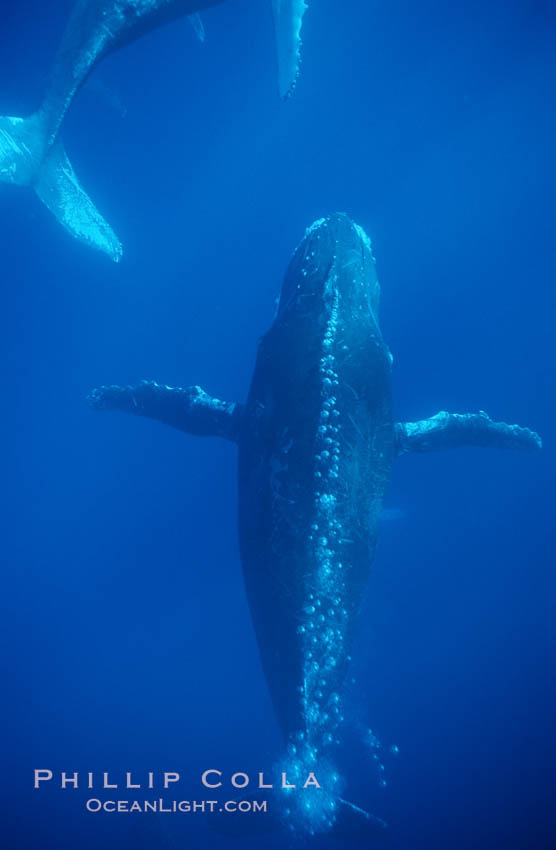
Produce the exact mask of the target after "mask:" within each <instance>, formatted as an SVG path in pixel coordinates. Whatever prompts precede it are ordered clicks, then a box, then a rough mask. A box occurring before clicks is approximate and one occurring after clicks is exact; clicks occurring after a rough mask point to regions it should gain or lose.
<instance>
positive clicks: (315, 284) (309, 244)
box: [276, 213, 380, 333]
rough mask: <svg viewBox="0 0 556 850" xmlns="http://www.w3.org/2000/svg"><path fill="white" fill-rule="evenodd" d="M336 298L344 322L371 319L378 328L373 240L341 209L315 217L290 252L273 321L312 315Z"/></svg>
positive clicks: (378, 301) (320, 311) (376, 281)
mask: <svg viewBox="0 0 556 850" xmlns="http://www.w3.org/2000/svg"><path fill="white" fill-rule="evenodd" d="M332 299H338V302H339V309H340V310H341V313H342V315H343V318H344V320H345V321H346V322H349V323H351V324H353V323H357V322H364V323H365V324H368V323H369V322H371V323H372V325H373V326H374V328H375V329H376V331H377V332H378V333H380V331H379V318H378V314H379V304H380V284H379V282H378V278H377V274H376V266H375V260H374V257H373V254H372V247H371V240H370V239H369V237H368V236H367V234H366V233H365V231H364V230H363V229H362V228H361V227H360V226H359V225H357V224H355V222H353V221H352V220H351V219H350V218H349V216H348V215H346V214H345V213H334V214H332V215H329V216H327V217H326V218H322V219H319V220H318V221H316V222H314V224H312V225H311V226H310V227H309V228H308V229H307V231H306V233H305V236H304V237H303V239H302V241H301V244H300V245H299V247H298V248H297V250H296V251H295V253H294V256H293V258H292V260H291V263H290V266H289V269H288V272H287V274H286V277H285V279H284V283H283V286H282V292H281V295H280V303H279V306H278V313H277V317H276V320H277V321H278V322H281V321H283V320H284V319H286V318H287V320H288V321H289V320H292V319H293V317H294V315H295V314H297V315H299V316H302V315H311V316H312V317H313V320H314V319H315V318H317V317H318V316H319V315H320V314H321V313H322V312H323V311H324V310H325V308H327V307H328V306H329V304H330V302H331V300H332Z"/></svg>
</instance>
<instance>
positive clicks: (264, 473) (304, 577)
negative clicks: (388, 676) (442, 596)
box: [90, 214, 541, 842]
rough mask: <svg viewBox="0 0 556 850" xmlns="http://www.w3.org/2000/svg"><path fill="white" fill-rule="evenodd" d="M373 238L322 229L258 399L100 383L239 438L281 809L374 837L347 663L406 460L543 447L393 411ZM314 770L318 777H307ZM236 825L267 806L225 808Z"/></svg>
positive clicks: (280, 317) (273, 343) (112, 403)
mask: <svg viewBox="0 0 556 850" xmlns="http://www.w3.org/2000/svg"><path fill="white" fill-rule="evenodd" d="M379 296H380V287H379V283H378V280H377V275H376V270H375V263H374V258H373V256H372V251H371V244H370V241H369V239H368V237H367V236H366V234H365V233H364V231H363V230H362V229H361V228H360V227H358V226H357V225H356V224H354V223H353V222H352V221H351V220H350V219H349V218H348V217H347V216H346V215H343V214H336V215H332V216H330V217H328V218H325V219H322V220H320V221H318V222H316V223H315V224H314V225H312V227H310V228H309V229H308V231H307V233H306V235H305V237H304V239H303V241H302V242H301V244H300V246H299V247H298V249H297V250H296V252H295V254H294V256H293V259H292V261H291V263H290V266H289V269H288V272H287V274H286V277H285V280H284V284H283V287H282V292H281V297H280V303H279V307H278V312H277V315H276V318H275V320H274V323H273V325H272V327H271V328H270V330H269V331H268V332H267V333H266V334H265V336H264V337H263V338H262V340H261V342H260V344H259V349H258V354H257V361H256V366H255V372H254V375H253V379H252V383H251V388H250V390H249V394H248V397H247V401H246V402H245V403H244V404H242V403H235V402H225V401H221V400H218V399H215V398H212V397H211V396H209V395H208V394H207V393H205V392H204V391H203V390H202V389H201V388H200V387H197V386H194V387H188V388H185V389H173V388H171V387H167V386H161V385H159V384H156V383H152V382H142V383H140V384H138V385H136V386H126V387H119V386H108V387H100V388H98V389H95V390H94V391H93V392H92V394H91V396H90V401H91V404H92V405H93V406H94V407H95V408H98V409H101V410H121V411H125V412H128V413H133V414H135V415H138V416H148V417H151V418H154V419H158V420H160V421H161V422H164V423H166V424H168V425H172V426H174V427H175V428H179V429H180V430H182V431H186V432H188V433H190V434H196V435H204V436H218V437H223V438H225V439H228V440H231V441H233V442H234V443H236V444H237V445H238V447H239V539H240V549H241V561H242V566H243V575H244V581H245V587H246V591H247V597H248V601H249V607H250V612H251V616H252V619H253V624H254V628H255V631H256V636H257V641H258V646H259V650H260V655H261V660H262V665H263V669H264V673H265V677H266V680H267V682H268V687H269V689H270V693H271V696H272V701H273V705H274V708H275V711H276V715H277V717H278V720H279V723H280V726H281V729H282V732H283V735H284V740H285V743H286V752H287V755H286V756H285V757H284V761H283V763H282V769H283V770H284V771H285V772H286V773H287V777H288V780H289V781H290V782H292V783H293V784H295V782H296V780H297V782H298V787H299V790H296V791H295V792H294V793H292V792H290V793H285V792H277V793H278V794H279V795H280V794H282V795H283V798H282V799H279V801H278V802H276V801H274V806H275V810H276V811H275V815H274V816H273V814H272V813H270V814H269V813H267V814H261V815H260V816H257V817H259V821H258V822H257V828H259V827H260V828H265V827H267V826H270V825H272V824H273V822H274V817H276V818H278V819H280V820H283V821H286V822H287V824H288V825H289V826H290V828H294V829H296V830H298V829H299V830H301V831H304V832H308V833H310V834H314V833H320V832H326V831H329V832H330V833H331V834H332V835H338V836H340V837H343V838H346V837H347V836H349V835H355V836H357V837H358V839H359V841H360V842H361V841H364V840H365V838H367V837H370V836H371V835H372V834H374V833H376V832H377V831H380V830H382V828H383V827H384V824H383V822H382V821H380V820H379V819H378V818H375V817H373V816H372V815H370V814H368V813H367V812H365V811H363V810H362V809H360V808H359V807H358V806H355V805H352V804H351V803H349V802H347V801H346V800H345V799H344V792H343V788H342V785H343V783H342V780H341V778H340V776H339V774H338V771H337V769H336V767H335V764H336V761H337V748H338V744H339V741H340V735H341V730H342V724H343V711H344V709H343V694H342V688H343V683H344V680H345V677H346V673H347V669H348V666H349V660H350V653H351V651H352V645H353V642H354V637H355V631H356V627H357V617H358V613H359V611H360V608H361V605H362V601H363V595H364V592H365V587H366V584H367V579H368V576H369V570H370V567H371V563H372V560H373V557H374V553H375V544H376V539H377V533H378V527H379V519H380V514H381V509H382V504H383V499H384V495H385V492H386V489H387V486H388V482H389V478H390V471H391V467H392V463H393V461H394V459H395V458H396V457H397V456H399V455H403V454H405V453H407V452H426V451H432V450H436V449H441V448H449V447H454V446H462V445H475V446H500V447H504V448H510V449H532V450H536V449H539V448H540V447H541V441H540V438H539V437H538V435H537V434H535V433H534V432H532V431H530V430H529V429H527V428H521V427H519V426H517V425H506V424H504V423H497V422H493V421H492V420H491V419H490V418H489V417H488V416H487V415H486V413H483V412H481V413H478V414H450V413H446V412H442V413H439V414H437V415H436V416H433V417H432V418H431V419H427V420H424V421H421V422H413V423H396V422H395V421H394V418H393V413H392V398H391V364H392V358H391V355H390V352H389V350H388V348H387V346H386V344H385V342H384V340H383V337H382V334H381V331H380V326H379V316H378V309H379ZM310 772H314V773H315V775H316V776H317V779H318V781H319V784H320V785H321V788H320V789H317V788H315V787H311V788H308V789H306V790H302V789H301V786H302V784H303V781H304V778H305V777H306V776H307V775H308V774H309V773H310ZM217 817H218V820H219V826H220V827H222V828H224V829H226V830H230V831H234V830H235V829H236V828H237V829H239V828H241V827H242V826H245V825H246V824H247V823H249V824H250V825H254V823H255V821H254V820H253V818H254V817H255V816H251V815H249V816H246V815H240V816H238V817H237V818H235V817H234V816H232V815H229V814H223V815H221V816H217Z"/></svg>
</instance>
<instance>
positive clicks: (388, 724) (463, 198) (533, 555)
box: [0, 0, 556, 850]
mask: <svg viewBox="0 0 556 850" xmlns="http://www.w3.org/2000/svg"><path fill="white" fill-rule="evenodd" d="M45 5H48V7H49V8H48V12H47V11H46V10H45V9H44V6H45ZM551 5H552V4H550V3H548V2H546V3H544V2H532V0H520V2H515V0H514V2H511V0H510V1H509V2H508V0H504V2H502V0H489V2H487V3H484V2H479V0H471V2H470V0H465V2H463V0H454V2H450V3H449V4H446V3H445V2H441V0H421V2H419V3H416V2H414V0H412V2H410V0H406V2H404V1H403V0H382V2H379V0H377V1H376V2H368V1H367V0H359V1H358V2H351V3H347V2H339V0H318V2H317V0H314V2H313V4H312V7H311V8H310V10H309V12H308V13H307V15H306V19H305V27H304V37H305V49H304V62H303V73H302V76H301V79H300V82H299V85H298V88H297V91H296V94H295V97H294V99H293V100H292V101H291V102H289V103H287V104H283V103H281V102H280V101H279V99H278V97H277V93H276V75H275V59H274V52H273V49H274V48H273V34H272V26H271V19H270V12H269V9H268V8H267V4H266V3H263V2H260V3H257V2H254V0H233V2H229V3H225V4H224V5H222V6H221V7H218V8H215V9H214V10H212V11H210V12H208V13H207V14H205V16H204V20H205V24H206V29H207V41H206V43H205V45H200V44H198V43H197V42H196V41H195V39H194V36H193V33H192V30H191V27H190V25H189V23H188V22H187V21H186V20H180V21H178V22H176V23H174V24H173V25H171V26H168V27H166V28H164V29H161V30H159V31H157V32H155V33H153V34H152V35H150V36H149V37H148V38H145V39H143V40H142V41H140V42H138V43H137V44H135V45H133V46H132V47H130V48H128V49H126V50H123V51H121V52H120V53H119V54H117V55H115V56H113V57H111V58H110V59H109V60H107V61H106V62H104V63H103V65H102V66H101V67H100V69H99V70H98V71H97V78H98V80H97V82H96V83H94V84H93V83H91V84H89V85H88V87H87V88H85V90H84V91H83V92H82V93H81V94H80V96H79V97H78V99H77V101H76V103H75V106H74V107H73V108H72V110H71V113H70V114H69V116H68V119H67V121H66V125H65V128H64V137H65V141H66V145H67V148H68V150H69V153H70V156H71V158H72V161H73V164H74V166H75V168H76V170H77V172H78V174H79V176H80V178H81V179H82V181H83V183H84V185H85V186H86V187H87V188H88V190H89V191H90V192H91V195H92V196H93V197H94V198H95V200H96V201H97V202H98V204H99V207H100V208H101V209H102V210H103V212H104V213H105V214H106V216H107V217H108V218H109V220H110V222H111V223H112V225H113V226H114V227H115V229H116V230H117V231H118V233H119V235H120V236H121V238H122V240H123V242H124V245H125V257H124V260H123V262H122V264H121V265H119V266H115V265H111V264H110V263H109V261H107V260H106V259H105V258H104V257H102V256H100V255H99V256H97V255H95V254H94V253H91V252H89V251H88V250H87V249H86V248H84V247H82V246H80V245H78V244H77V243H74V242H73V241H72V240H71V239H70V238H69V237H68V236H67V235H66V234H65V233H64V232H63V231H62V230H61V229H60V228H59V226H58V225H57V224H56V222H55V221H54V220H53V219H52V218H51V217H50V216H49V214H48V213H47V212H46V211H45V210H44V209H43V208H41V207H40V204H39V202H38V201H37V200H36V198H35V197H34V196H33V195H32V194H31V192H28V191H23V190H20V189H16V188H11V187H7V186H2V187H0V215H1V217H2V254H1V265H0V269H1V276H2V289H3V309H2V311H1V318H0V322H1V326H0V356H1V362H2V384H1V387H2V399H3V405H2V418H1V426H0V427H1V437H2V446H3V452H2V481H3V486H2V488H1V498H2V508H1V510H2V520H3V529H2V538H1V539H2V547H1V558H2V563H3V570H2V612H1V622H2V627H3V632H4V635H3V636H4V641H5V643H4V646H5V653H4V659H3V668H2V683H3V685H4V687H3V698H2V702H3V706H2V714H3V717H2V726H1V728H2V737H3V738H5V740H6V747H5V750H6V756H5V759H4V758H3V762H4V763H3V766H2V780H3V797H4V802H6V803H7V808H8V813H7V815H6V816H5V820H4V822H3V824H2V833H3V834H2V843H3V845H5V846H7V847H8V848H10V850H12V848H13V850H16V848H25V850H26V849H27V848H32V850H35V848H36V850H38V848H40V850H48V849H49V848H56V849H57V850H66V848H68V850H69V848H72V850H73V848H75V847H77V846H78V847H80V848H85V850H89V849H90V850H92V848H97V847H98V846H104V847H106V848H112V847H118V848H123V847H125V846H129V847H133V848H140V847H141V848H142V847H149V848H155V847H156V848H159V850H162V848H163V847H165V846H166V845H164V843H163V840H162V839H161V838H160V837H159V835H158V833H156V832H155V833H154V834H152V835H147V830H148V829H149V827H150V826H151V825H152V824H153V821H152V820H151V819H149V818H147V817H144V818H143V819H142V820H141V821H140V822H139V823H137V824H136V828H137V830H138V832H137V834H136V835H135V836H134V837H129V835H128V832H129V829H130V824H131V819H126V818H125V817H123V816H120V817H119V818H116V817H115V816H112V817H110V816H104V817H103V816H99V815H97V816H93V815H86V814H83V813H82V811H81V799H82V798H81V796H80V795H79V794H78V793H74V792H72V791H66V792H64V793H62V792H60V791H56V790H51V789H48V790H47V789H45V790H44V791H41V792H40V793H37V792H33V791H32V790H31V778H32V769H33V768H35V767H40V768H46V767H50V768H52V769H58V770H67V771H73V770H78V769H79V770H82V771H85V770H97V771H102V770H107V769H110V768H113V769H117V768H120V769H132V768H134V769H137V770H142V771H146V770H149V769H167V770H173V769H178V770H180V771H181V773H182V774H183V775H184V776H185V777H186V781H185V782H184V785H183V786H182V793H181V796H185V797H187V796H188V795H189V797H190V798H194V797H195V795H196V796H197V798H202V796H203V795H202V791H201V788H200V787H199V782H198V775H199V773H200V771H201V770H202V769H204V768H206V767H213V766H221V767H222V769H224V770H239V769H242V768H243V767H244V766H245V767H247V768H248V769H251V770H253V771H256V770H259V769H262V768H263V767H267V766H269V765H270V764H272V761H273V759H274V757H275V755H276V754H277V752H278V751H279V747H280V739H279V735H278V731H277V727H276V724H275V720H274V718H273V714H272V709H271V705H270V701H269V698H268V695H267V692H266V688H265V683H264V679H263V676H262V672H261V669H260V666H259V661H258V657H257V651H256V646H255V640H254V635H253V632H252V629H251V625H250V621H249V615H248V610H247V605H246V601H245V597H244V592H243V588H242V582H241V576H240V565H239V559H238V554H237V534H236V527H235V514H236V492H235V486H236V470H235V463H236V457H235V450H234V448H233V447H232V446H231V445H228V444H225V443H219V442H217V441H213V440H204V441H203V440H195V439H194V438H189V437H187V436H184V435H182V434H179V433H177V432H176V433H174V432H172V431H171V430H170V429H164V428H163V427H162V426H159V425H157V424H155V423H150V422H148V421H139V420H133V421H131V420H129V419H126V418H125V417H119V416H116V415H114V416H106V417H104V416H101V415H99V414H96V413H94V412H92V411H91V410H90V409H88V407H87V405H86V403H85V396H86V394H87V392H88V391H89V389H90V388H91V387H92V386H95V385H97V384H100V383H110V382H120V383H125V382H133V381H136V380H138V379H140V378H143V377H147V378H154V379H158V380H160V381H163V382H167V383H170V384H177V385H180V384H182V385H187V384H192V383H199V384H201V385H202V386H203V387H205V388H206V389H207V390H208V391H209V392H212V393H214V394H217V395H219V396H221V397H224V398H227V399H234V398H237V399H242V398H243V397H244V396H245V394H246V391H247V387H248V383H249V378H250V374H251V370H252V367H253V363H254V357H255V351H256V344H257V339H258V337H259V336H260V335H261V334H262V332H263V331H264V330H265V329H266V328H267V326H268V325H269V323H270V322H271V320H272V317H273V312H274V306H275V299H276V296H277V295H278V293H279V289H280V284H281V278H282V275H283V272H284V269H285V267H286V264H287V262H288V258H289V256H290V254H291V252H292V250H293V248H294V247H295V245H296V243H297V242H298V241H299V239H300V237H301V235H302V233H303V230H304V228H305V227H306V226H307V225H308V224H310V223H311V221H312V220H313V219H314V218H316V217H319V216H321V215H323V214H326V213H327V212H330V211H333V210H337V209H340V210H345V211H347V212H349V213H350V214H351V215H353V216H354V217H355V218H356V219H357V220H358V221H359V222H360V223H361V224H362V225H363V226H364V227H365V228H366V229H367V230H368V232H369V233H370V235H371V237H372V239H373V242H374V246H375V254H376V256H377V261H378V269H379V277H380V280H381V282H382V292H383V296H382V326H383V332H384V334H385V337H386V339H387V341H388V343H389V345H390V347H391V349H392V351H393V353H394V357H395V363H394V393H395V407H396V414H397V416H398V417H399V418H407V419H411V418H420V417H423V416H428V415H431V414H432V413H435V412H436V411H437V410H439V409H449V410H453V411H466V410H478V409H486V410H487V411H488V412H489V413H490V414H491V415H492V416H493V417H494V418H499V419H505V420H506V421H509V422H519V423H521V424H523V425H528V426H530V427H533V428H535V429H536V430H538V431H539V432H540V433H541V434H542V435H543V437H544V440H545V448H544V451H543V454H542V455H537V456H535V455H512V454H504V453H502V452H495V451H492V452H486V451H479V450H477V451H472V450H462V451H460V452H452V453H446V454H442V455H440V454H439V455H434V456H417V457H407V458H404V459H402V460H401V461H400V462H399V464H398V465H397V466H396V468H395V473H394V477H393V481H392V487H391V492H390V496H389V500H388V504H389V506H391V507H394V508H400V509H401V510H403V511H404V513H405V517H404V518H403V519H400V520H398V521H396V522H391V523H388V524H386V525H385V527H384V530H383V534H382V537H381V541H380V546H379V551H378V555H377V558H376V562H375V566H374V572H373V575H372V580H371V583H370V588H369V595H368V603H367V606H366V608H365V611H364V614H363V617H362V624H361V636H360V641H359V646H358V652H357V656H356V658H355V659H354V676H355V677H356V687H355V693H356V695H357V698H356V699H355V700H354V706H353V712H354V714H355V713H358V714H359V716H360V718H361V720H362V722H364V723H366V724H370V725H372V727H373V728H374V729H376V731H377V733H378V734H379V736H380V737H381V739H382V740H383V741H384V743H385V745H389V744H390V743H396V744H398V745H399V747H400V755H399V756H398V758H397V760H395V759H390V760H389V761H388V763H387V770H386V775H387V778H388V782H389V784H388V787H387V788H386V789H380V788H379V787H378V783H377V776H376V772H375V770H374V767H373V765H372V761H371V758H370V754H369V753H368V752H367V751H366V750H365V749H364V748H363V747H360V748H358V747H356V746H355V745H354V746H353V749H352V751H351V752H350V754H349V759H350V762H351V765H352V767H351V770H350V774H349V780H350V785H351V789H352V791H351V794H350V795H349V796H350V797H351V798H352V799H354V800H356V801H357V802H358V803H360V804H362V805H364V806H366V807H368V808H369V809H371V810H372V811H374V812H375V813H376V814H378V815H381V816H383V817H385V818H386V819H387V820H389V822H390V824H391V828H390V842H391V846H392V847H396V848H403V850H421V848H423V850H425V848H427V850H445V848H448V847H449V848H461V849H462V850H463V848H466V850H467V848H480V850H482V848H495V847H500V848H502V847H503V848H505V850H507V848H514V847H515V848H526V847H527V848H529V847H534V848H541V850H542V848H545V847H546V848H548V847H550V846H553V844H554V839H553V836H552V830H553V828H554V821H555V818H554V813H553V812H554V791H555V784H554V759H555V756H556V747H555V733H554V729H553V722H554V717H555V709H556V685H555V681H554V662H555V655H556V653H555V641H554V637H555V630H556V626H555V606H554V596H555V590H556V579H555V570H554V567H555V558H554V548H555V547H554V536H555V533H554V521H555V517H554V479H555V456H554V427H553V422H554V416H555V414H556V403H555V397H554V378H555V369H554V367H555V357H554V339H555V332H554V325H555V287H554V280H555V274H556V243H555V239H554V225H555V216H554V198H555V192H556V168H555V158H554V150H555V130H556V115H555V102H556V85H555V83H556V60H555V52H554V44H555V38H556V25H555V24H556V20H555V13H554V9H553V8H551ZM68 6H69V4H68V3H67V2H62V0H52V2H50V3H48V4H42V3H40V4H39V3H38V2H30V0H20V2H17V3H16V2H14V0H12V2H5V0H3V2H2V4H1V8H2V33H1V36H0V38H1V50H0V66H1V67H0V80H1V81H2V82H1V86H0V113H4V114H13V115H25V114H28V113H29V112H31V111H32V110H33V109H34V108H36V106H37V105H38V103H39V102H40V97H41V94H42V90H43V87H44V85H45V81H46V78H47V71H48V68H49V66H50V64H51V62H52V59H53V55H54V51H55V48H56V44H57V41H58V38H59V36H60V33H61V31H62V28H63V24H64V20H65V16H66V14H67V9H68ZM115 101H117V102H119V103H120V104H121V108H120V107H118V108H115V107H114V102H115ZM116 105H117V104H116ZM123 111H125V112H126V114H125V117H124V116H123V115H122V112H123ZM72 795H73V796H72ZM120 796H121V795H120ZM166 823H169V822H168V821H167V822H166ZM162 827H164V824H162ZM170 828H171V829H172V827H170ZM157 829H158V827H157ZM185 830H186V831H185V836H186V838H185V840H182V839H181V838H179V836H178V837H177V838H176V836H175V835H174V837H173V838H172V840H173V841H174V844H173V845H172V846H173V847H174V848H178V847H179V848H180V850H181V848H182V847H201V846H202V847H209V848H212V847H214V848H216V850H218V848H226V847H229V846H238V847H239V846H241V847H249V848H250V847H253V848H258V847H260V846H261V845H260V842H258V841H245V842H242V843H240V844H238V845H235V844H233V845H232V844H231V842H230V841H229V840H226V839H222V838H220V837H218V836H214V835H212V833H209V832H208V831H207V828H206V824H205V822H204V819H203V818H202V817H201V816H197V817H196V818H191V820H189V821H188V822H187V824H186V827H185ZM165 840H166V839H164V841H165ZM126 841H128V845H126V844H125V842H126ZM265 844H266V846H267V847H268V848H275V847H276V848H277V847H280V846H281V839H279V838H274V839H270V840H268V841H266V842H265ZM317 844H318V846H319V848H320V847H322V848H325V847H328V846H329V842H328V841H325V840H321V841H320V842H317ZM168 846H170V845H168ZM333 846H335V845H333Z"/></svg>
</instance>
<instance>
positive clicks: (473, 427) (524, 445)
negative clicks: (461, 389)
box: [396, 410, 542, 455]
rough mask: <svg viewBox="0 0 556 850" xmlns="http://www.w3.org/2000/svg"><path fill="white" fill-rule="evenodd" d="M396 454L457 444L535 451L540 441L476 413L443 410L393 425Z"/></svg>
mask: <svg viewBox="0 0 556 850" xmlns="http://www.w3.org/2000/svg"><path fill="white" fill-rule="evenodd" d="M396 442H397V450H398V455H403V454H406V453H407V452H433V451H438V450H439V449H452V448H459V447H460V446H484V447H493V448H501V449H515V450H518V451H520V450H521V451H539V450H540V449H541V448H542V440H541V438H540V437H539V435H538V434H537V433H536V432H535V431H531V430H529V428H522V427H521V426H520V425H507V424H506V423H505V422H493V420H492V419H491V418H490V417H489V416H488V415H487V414H486V413H485V412H484V410H481V411H480V413H447V412H446V411H445V410H442V411H440V413H437V414H436V416H431V417H430V419H422V420H421V421H420V422H398V423H397V424H396Z"/></svg>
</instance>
